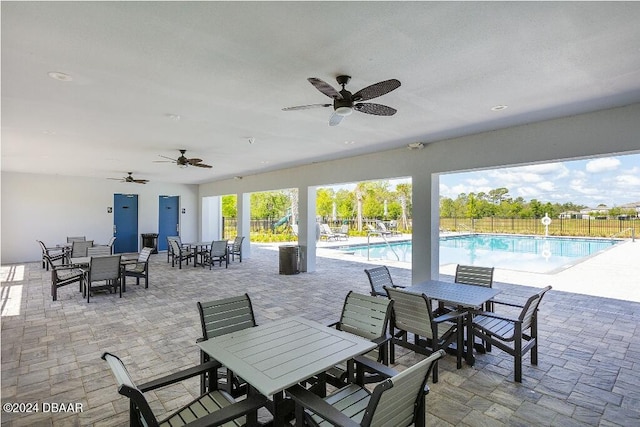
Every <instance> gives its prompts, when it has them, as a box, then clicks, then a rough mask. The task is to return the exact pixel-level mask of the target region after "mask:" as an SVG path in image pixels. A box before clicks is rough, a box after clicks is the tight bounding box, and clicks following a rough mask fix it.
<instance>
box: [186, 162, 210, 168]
mask: <svg viewBox="0 0 640 427" xmlns="http://www.w3.org/2000/svg"><path fill="white" fill-rule="evenodd" d="M191 166H196V167H199V168H209V169H210V168H212V167H213V166H211V165H207V164H204V163H191Z"/></svg>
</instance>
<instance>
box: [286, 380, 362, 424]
mask: <svg viewBox="0 0 640 427" xmlns="http://www.w3.org/2000/svg"><path fill="white" fill-rule="evenodd" d="M286 393H287V395H288V396H290V397H291V398H292V399H293V400H294V401H295V402H296V404H298V405H301V406H303V407H305V408H307V409H309V410H310V411H312V412H313V413H315V414H317V415H318V416H319V417H322V418H324V419H325V420H327V421H329V422H330V423H331V424H333V425H336V426H343V427H360V424H359V423H357V422H355V421H353V420H352V419H351V418H349V417H347V416H346V415H345V414H343V413H342V412H340V411H338V410H337V409H336V408H334V407H333V406H331V405H329V404H328V403H327V402H325V401H324V399H322V398H321V397H319V396H317V395H315V394H313V393H312V392H310V391H308V390H306V389H304V388H303V387H302V386H299V385H294V386H293V387H291V388H288V389H287V390H286Z"/></svg>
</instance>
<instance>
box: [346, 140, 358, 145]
mask: <svg viewBox="0 0 640 427" xmlns="http://www.w3.org/2000/svg"><path fill="white" fill-rule="evenodd" d="M355 143H356V142H355V141H345V142H344V145H353V144H355Z"/></svg>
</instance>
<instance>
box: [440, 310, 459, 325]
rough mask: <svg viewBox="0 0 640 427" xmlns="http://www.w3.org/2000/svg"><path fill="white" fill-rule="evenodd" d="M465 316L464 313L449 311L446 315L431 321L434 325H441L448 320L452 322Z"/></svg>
mask: <svg viewBox="0 0 640 427" xmlns="http://www.w3.org/2000/svg"><path fill="white" fill-rule="evenodd" d="M466 314H467V312H466V311H458V310H456V311H450V312H448V313H445V314H443V315H442V316H438V317H436V318H435V319H433V321H434V322H435V323H442V322H447V321H450V320H454V319H457V318H459V317H463V316H465V315H466Z"/></svg>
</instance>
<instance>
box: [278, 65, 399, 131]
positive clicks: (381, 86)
mask: <svg viewBox="0 0 640 427" xmlns="http://www.w3.org/2000/svg"><path fill="white" fill-rule="evenodd" d="M307 80H308V81H309V83H311V84H312V85H313V86H314V87H315V88H316V89H318V90H319V91H320V92H322V93H323V94H325V95H326V96H328V97H329V98H332V99H333V104H309V105H299V106H297V107H287V108H283V111H295V110H307V109H310V108H317V107H331V106H333V114H332V115H331V117H330V118H329V126H337V125H339V124H340V122H341V121H342V119H343V118H344V117H346V116H349V115H351V114H352V113H353V110H356V111H359V112H361V113H365V114H372V115H375V116H393V115H394V114H395V113H396V112H397V110H396V109H395V108H391V107H388V106H386V105H382V104H376V103H372V102H361V101H368V100H370V99H373V98H377V97H379V96H382V95H384V94H386V93H389V92H391V91H392V90H395V89H397V88H399V87H400V81H399V80H396V79H390V80H385V81H382V82H378V83H374V84H372V85H371V86H367V87H365V88H364V89H360V90H359V91H358V92H356V93H354V94H352V93H351V92H349V91H348V90H346V89H345V86H346V85H347V83H349V81H350V80H351V76H345V75H341V76H338V77H337V78H336V81H337V82H338V84H339V85H340V86H342V90H341V91H339V92H338V91H337V90H336V89H335V88H334V87H333V86H331V85H330V84H329V83H327V82H325V81H323V80H321V79H319V78H317V77H309V78H308V79H307Z"/></svg>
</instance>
